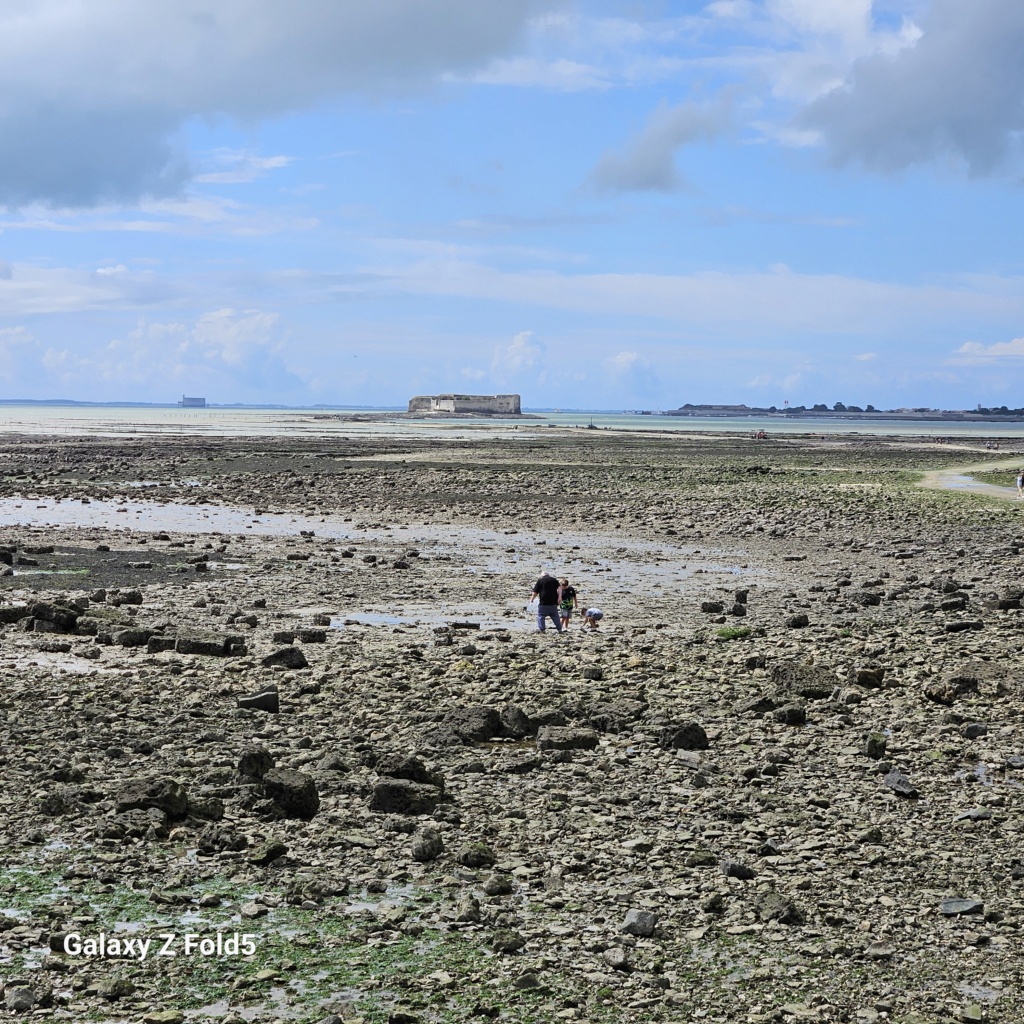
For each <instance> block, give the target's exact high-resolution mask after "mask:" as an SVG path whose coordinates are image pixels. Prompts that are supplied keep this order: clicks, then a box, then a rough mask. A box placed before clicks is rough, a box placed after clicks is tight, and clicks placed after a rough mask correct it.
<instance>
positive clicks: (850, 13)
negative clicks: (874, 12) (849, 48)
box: [766, 0, 872, 46]
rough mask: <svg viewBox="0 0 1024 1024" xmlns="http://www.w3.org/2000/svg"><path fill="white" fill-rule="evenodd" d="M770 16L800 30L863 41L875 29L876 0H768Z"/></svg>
mask: <svg viewBox="0 0 1024 1024" xmlns="http://www.w3.org/2000/svg"><path fill="white" fill-rule="evenodd" d="M766 6H767V11H768V13H769V15H770V16H772V17H774V18H777V19H779V20H780V21H782V22H784V23H786V24H787V25H790V26H792V27H793V28H795V29H797V30H798V31H800V32H806V33H813V34H816V35H832V36H836V37H838V38H840V39H842V40H844V42H847V43H848V44H851V45H854V46H860V45H863V43H864V40H866V39H867V37H868V35H869V33H870V31H871V6H872V0H768V3H767V5H766Z"/></svg>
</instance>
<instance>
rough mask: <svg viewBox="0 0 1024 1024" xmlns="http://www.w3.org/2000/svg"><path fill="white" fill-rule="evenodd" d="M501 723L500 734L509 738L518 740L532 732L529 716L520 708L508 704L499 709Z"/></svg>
mask: <svg viewBox="0 0 1024 1024" xmlns="http://www.w3.org/2000/svg"><path fill="white" fill-rule="evenodd" d="M499 721H500V724H501V735H502V736H508V737H510V738H511V739H514V740H519V739H522V738H523V737H524V736H529V735H530V733H531V732H532V726H531V724H530V716H529V715H528V714H527V713H526V712H525V711H524V710H523V709H522V708H517V707H513V706H512V705H509V706H508V707H504V708H502V709H501V712H500V713H499Z"/></svg>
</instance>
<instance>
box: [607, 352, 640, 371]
mask: <svg viewBox="0 0 1024 1024" xmlns="http://www.w3.org/2000/svg"><path fill="white" fill-rule="evenodd" d="M642 362H643V359H642V358H641V356H640V353H639V352H616V353H615V355H613V356H609V357H608V358H607V359H606V360H605V361H604V364H605V366H606V367H607V368H608V369H609V370H610V371H611V372H612V373H614V374H624V373H629V372H630V370H632V369H634V368H635V367H636V366H637V365H639V364H641V363H642Z"/></svg>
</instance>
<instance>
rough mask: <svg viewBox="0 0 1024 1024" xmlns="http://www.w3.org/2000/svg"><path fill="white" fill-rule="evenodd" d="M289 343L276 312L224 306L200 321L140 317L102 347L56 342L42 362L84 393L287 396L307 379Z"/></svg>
mask: <svg viewBox="0 0 1024 1024" xmlns="http://www.w3.org/2000/svg"><path fill="white" fill-rule="evenodd" d="M285 342H286V337H285V335H284V333H283V331H282V329H281V325H280V321H279V318H278V316H277V314H276V313H272V312H267V311H264V310H254V309H249V310H234V309H218V310H211V311H210V312H207V313H204V314H202V315H200V316H199V317H198V318H197V319H196V320H194V321H193V322H188V321H185V320H174V321H151V320H148V319H146V318H141V319H139V320H138V322H137V323H136V326H135V328H134V329H133V330H131V331H129V332H128V333H127V334H125V335H124V336H123V337H120V338H114V339H113V340H111V341H109V342H108V343H106V344H103V345H98V346H97V345H93V346H90V345H88V344H79V345H76V346H75V347H74V348H58V347H56V346H51V347H50V348H49V349H48V350H47V351H46V353H45V354H44V356H43V358H42V360H41V364H42V366H43V367H44V368H45V370H46V371H47V376H48V378H49V384H50V386H58V385H61V386H66V385H69V384H74V385H75V386H76V389H77V391H78V393H80V394H81V393H83V392H85V393H88V392H89V391H93V392H95V393H102V394H109V393H111V392H112V391H113V393H114V394H115V396H116V397H118V398H121V399H124V398H127V397H129V396H130V395H145V396H147V397H159V396H160V395H165V396H166V398H167V399H170V398H171V397H172V396H173V395H174V394H175V393H177V392H182V391H184V392H186V393H188V394H201V395H205V396H207V397H210V398H211V400H214V401H224V402H231V401H254V400H260V399H262V400H267V399H268V396H271V397H270V399H269V400H271V401H288V400H289V399H291V400H295V399H296V398H301V397H303V396H304V395H305V384H304V383H303V381H302V380H301V379H300V377H299V375H298V374H297V373H296V371H295V370H294V369H292V368H291V367H290V366H289V365H288V364H287V360H286V359H285ZM36 376H37V377H38V374H37V375H36ZM37 383H38V381H37ZM273 396H277V397H273Z"/></svg>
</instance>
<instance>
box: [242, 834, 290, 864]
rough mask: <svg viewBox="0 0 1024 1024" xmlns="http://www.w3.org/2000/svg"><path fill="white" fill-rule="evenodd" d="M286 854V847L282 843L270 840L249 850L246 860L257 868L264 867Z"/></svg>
mask: <svg viewBox="0 0 1024 1024" xmlns="http://www.w3.org/2000/svg"><path fill="white" fill-rule="evenodd" d="M287 852H288V847H287V846H286V845H285V844H284V843H282V842H280V841H279V840H277V839H270V840H268V841H267V842H265V843H260V845H259V846H257V847H256V848H255V849H254V850H251V851H250V852H249V855H248V856H247V857H246V860H247V861H248V862H249V863H250V864H255V865H256V866H257V867H265V866H266V865H267V864H270V863H272V862H273V861H275V860H277V858H278V857H283V856H284V855H285V854H286V853H287Z"/></svg>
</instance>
